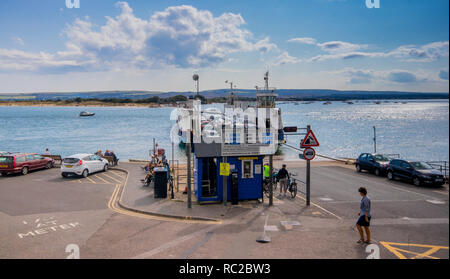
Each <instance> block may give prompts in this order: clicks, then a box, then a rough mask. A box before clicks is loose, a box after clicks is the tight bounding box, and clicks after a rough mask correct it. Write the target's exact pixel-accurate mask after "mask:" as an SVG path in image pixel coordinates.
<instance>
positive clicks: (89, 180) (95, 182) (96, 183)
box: [86, 177, 97, 184]
mask: <svg viewBox="0 0 450 279" xmlns="http://www.w3.org/2000/svg"><path fill="white" fill-rule="evenodd" d="M86 178H87V179H88V180H89V181H91V182H92V183H94V184H97V182H95V181H94V180H92V179H91V178H89V177H86Z"/></svg>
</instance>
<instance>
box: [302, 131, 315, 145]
mask: <svg viewBox="0 0 450 279" xmlns="http://www.w3.org/2000/svg"><path fill="white" fill-rule="evenodd" d="M318 146H319V141H318V140H317V138H316V136H315V135H314V133H313V131H312V130H309V132H308V133H307V134H306V137H305V138H304V139H303V141H302V143H301V145H300V147H301V148H305V147H318Z"/></svg>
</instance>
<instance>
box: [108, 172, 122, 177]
mask: <svg viewBox="0 0 450 279" xmlns="http://www.w3.org/2000/svg"><path fill="white" fill-rule="evenodd" d="M109 173H112V174H115V175H117V176H118V177H120V178H124V177H125V176H124V175H120V174H119V173H118V172H115V171H109Z"/></svg>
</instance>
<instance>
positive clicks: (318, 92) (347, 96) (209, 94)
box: [0, 89, 449, 101]
mask: <svg viewBox="0 0 450 279" xmlns="http://www.w3.org/2000/svg"><path fill="white" fill-rule="evenodd" d="M235 93H236V95H237V96H239V97H242V98H255V97H256V91H255V90H254V89H248V90H246V89H237V90H235ZM277 93H278V99H280V100H305V101H309V100H311V101H314V100H330V101H336V100H367V99H448V97H449V93H448V92H447V93H445V92H443V93H421V92H399V91H341V90H327V89H279V90H277ZM193 94H194V93H193V92H157V91H99V92H68V93H57V92H48V93H23V94H0V101H14V100H30V101H31V100H37V101H42V100H69V99H75V98H83V99H93V98H97V99H106V98H119V99H134V100H139V99H147V98H151V97H154V96H158V97H160V98H168V97H173V96H176V95H183V96H187V97H189V96H192V95H193ZM200 94H201V95H203V96H205V97H206V98H208V99H212V98H221V97H226V96H228V95H229V91H228V90H227V89H217V90H205V91H202V92H200Z"/></svg>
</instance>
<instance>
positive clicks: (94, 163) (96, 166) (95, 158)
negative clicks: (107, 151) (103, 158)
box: [90, 155, 100, 172]
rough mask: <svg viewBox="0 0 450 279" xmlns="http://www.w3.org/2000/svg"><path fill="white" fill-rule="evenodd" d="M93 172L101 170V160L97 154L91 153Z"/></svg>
mask: <svg viewBox="0 0 450 279" xmlns="http://www.w3.org/2000/svg"><path fill="white" fill-rule="evenodd" d="M90 159H91V164H92V172H98V171H99V170H100V161H99V160H98V159H99V157H98V156H97V155H91V156H90Z"/></svg>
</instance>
